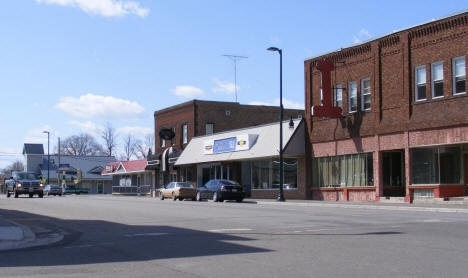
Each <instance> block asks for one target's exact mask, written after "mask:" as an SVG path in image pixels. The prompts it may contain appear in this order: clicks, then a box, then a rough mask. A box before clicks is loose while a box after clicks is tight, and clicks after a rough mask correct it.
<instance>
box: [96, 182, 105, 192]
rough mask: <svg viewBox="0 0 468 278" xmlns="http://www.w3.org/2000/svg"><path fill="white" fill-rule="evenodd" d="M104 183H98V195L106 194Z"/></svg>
mask: <svg viewBox="0 0 468 278" xmlns="http://www.w3.org/2000/svg"><path fill="white" fill-rule="evenodd" d="M103 183H104V182H102V181H100V182H98V184H97V193H98V194H102V193H104V184H103Z"/></svg>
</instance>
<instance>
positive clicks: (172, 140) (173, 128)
mask: <svg viewBox="0 0 468 278" xmlns="http://www.w3.org/2000/svg"><path fill="white" fill-rule="evenodd" d="M171 129H172V132H174V137H172V139H171V144H172V145H174V143H175V132H176V130H175V127H171Z"/></svg>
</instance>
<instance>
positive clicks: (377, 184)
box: [304, 12, 468, 201]
mask: <svg viewBox="0 0 468 278" xmlns="http://www.w3.org/2000/svg"><path fill="white" fill-rule="evenodd" d="M467 56H468V13H466V12H464V13H460V14H457V15H454V16H450V17H446V18H444V19H441V20H437V21H433V22H430V23H426V24H422V25H419V26H416V27H412V28H409V29H405V30H402V31H399V32H395V33H392V34H390V35H387V36H384V37H381V38H378V39H375V40H372V41H369V42H366V43H363V44H360V45H356V46H353V47H349V48H345V49H342V50H340V51H336V52H332V53H328V54H326V55H323V56H319V57H315V58H311V59H307V60H306V61H305V62H304V74H305V114H306V121H307V134H308V140H309V141H310V143H309V144H307V146H306V152H307V153H308V154H310V155H309V156H308V158H309V159H308V161H307V169H309V170H308V171H310V169H311V167H312V157H325V156H336V155H344V154H353V153H362V152H371V153H373V160H374V162H373V166H374V168H373V173H374V187H366V188H362V187H358V188H317V187H316V186H315V185H314V184H313V182H312V177H311V176H312V174H310V173H308V174H307V177H308V179H307V186H308V188H309V189H310V190H311V197H312V198H313V199H323V200H356V201H358V200H359V201H362V200H369V201H373V200H379V198H381V197H384V193H383V192H384V190H383V185H382V167H383V166H382V151H389V150H402V152H403V153H404V163H405V169H404V172H405V184H406V196H405V197H406V200H407V201H410V200H411V198H412V190H414V189H417V188H416V187H413V188H412V186H411V185H412V182H411V179H410V177H411V169H410V166H409V165H411V161H410V148H413V147H417V146H428V145H436V144H453V143H468V109H467V108H466V107H468V94H467V93H466V92H465V93H464V94H459V95H454V94H453V90H454V88H453V69H452V62H453V60H452V59H453V58H457V57H465V59H466V57H467ZM321 59H328V60H330V61H332V62H334V63H335V70H334V71H333V72H332V86H334V87H335V86H337V85H342V87H343V88H344V90H343V93H342V103H343V114H342V117H341V118H339V119H319V118H314V117H313V116H312V115H311V106H312V105H320V101H321V100H320V86H321V85H320V84H321V81H320V72H319V71H318V70H317V69H316V68H315V64H316V62H317V61H319V60H321ZM435 62H442V63H443V96H442V97H440V98H432V94H431V92H432V88H431V85H432V84H431V64H432V63H435ZM423 65H425V67H426V96H427V98H426V100H421V101H416V100H415V93H416V92H415V89H416V87H415V68H416V67H418V66H423ZM465 71H467V70H466V62H465ZM465 76H466V75H465ZM365 78H370V86H371V90H370V91H371V109H370V110H368V111H362V109H361V101H362V100H361V86H362V84H361V81H362V80H363V79H365ZM352 81H356V83H357V111H356V112H354V113H350V112H349V110H350V107H349V104H348V97H349V90H348V89H349V88H348V84H349V82H352ZM466 87H467V86H466V79H465V88H466ZM465 91H466V89H465ZM464 163H466V162H464ZM464 187H465V186H464V185H462V184H460V185H451V186H450V187H448V186H446V187H444V186H443V185H437V186H432V187H431V188H433V189H434V197H451V196H453V195H457V194H458V195H459V194H462V193H461V192H462V191H464V190H465V189H464ZM425 188H429V187H425Z"/></svg>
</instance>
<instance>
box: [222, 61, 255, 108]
mask: <svg viewBox="0 0 468 278" xmlns="http://www.w3.org/2000/svg"><path fill="white" fill-rule="evenodd" d="M223 56H224V57H228V58H229V59H231V60H232V61H233V62H234V89H235V93H236V102H237V60H240V59H247V58H249V57H247V56H239V55H229V54H224V55H223Z"/></svg>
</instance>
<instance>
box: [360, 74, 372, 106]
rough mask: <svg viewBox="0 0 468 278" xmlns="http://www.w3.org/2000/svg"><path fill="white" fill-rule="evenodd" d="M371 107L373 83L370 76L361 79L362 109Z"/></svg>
mask: <svg viewBox="0 0 468 278" xmlns="http://www.w3.org/2000/svg"><path fill="white" fill-rule="evenodd" d="M370 109H371V85H370V78H365V79H362V80H361V110H362V111H364V110H370Z"/></svg>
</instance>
